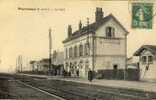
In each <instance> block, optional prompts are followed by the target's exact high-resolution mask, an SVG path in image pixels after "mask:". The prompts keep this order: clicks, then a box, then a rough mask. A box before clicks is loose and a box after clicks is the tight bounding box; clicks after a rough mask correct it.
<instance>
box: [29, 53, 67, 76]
mask: <svg viewBox="0 0 156 100" xmlns="http://www.w3.org/2000/svg"><path fill="white" fill-rule="evenodd" d="M63 57H64V55H63V52H58V51H54V52H53V55H52V66H51V69H52V70H54V72H55V75H60V74H62V71H63V62H64V58H63ZM30 66H31V68H32V71H35V72H37V71H38V72H42V73H44V74H46V73H47V72H48V71H49V58H43V59H41V60H39V61H30Z"/></svg>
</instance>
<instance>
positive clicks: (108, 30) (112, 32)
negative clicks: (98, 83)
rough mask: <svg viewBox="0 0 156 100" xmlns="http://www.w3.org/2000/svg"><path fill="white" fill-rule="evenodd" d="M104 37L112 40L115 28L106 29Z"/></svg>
mask: <svg viewBox="0 0 156 100" xmlns="http://www.w3.org/2000/svg"><path fill="white" fill-rule="evenodd" d="M106 37H107V38H113V37H115V28H113V27H110V26H109V27H106Z"/></svg>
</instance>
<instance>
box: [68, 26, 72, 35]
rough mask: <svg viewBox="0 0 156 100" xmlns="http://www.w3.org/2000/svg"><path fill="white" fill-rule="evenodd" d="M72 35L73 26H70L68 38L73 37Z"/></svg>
mask: <svg viewBox="0 0 156 100" xmlns="http://www.w3.org/2000/svg"><path fill="white" fill-rule="evenodd" d="M71 35H72V27H71V25H68V37H71Z"/></svg>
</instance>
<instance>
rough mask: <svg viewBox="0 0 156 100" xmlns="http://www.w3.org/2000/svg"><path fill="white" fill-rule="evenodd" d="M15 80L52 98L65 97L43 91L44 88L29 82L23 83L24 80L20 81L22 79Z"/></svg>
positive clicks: (62, 99) (59, 98)
mask: <svg viewBox="0 0 156 100" xmlns="http://www.w3.org/2000/svg"><path fill="white" fill-rule="evenodd" d="M16 81H17V82H18V83H20V84H22V85H25V86H27V87H30V88H32V89H34V90H36V91H39V92H42V93H43V94H45V95H48V96H51V97H52V98H56V99H57V100H65V99H64V98H62V97H59V96H57V95H54V94H52V93H49V92H47V91H45V90H43V89H40V88H37V87H34V86H32V85H29V84H27V83H24V82H22V81H20V80H16Z"/></svg>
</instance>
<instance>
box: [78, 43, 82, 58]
mask: <svg viewBox="0 0 156 100" xmlns="http://www.w3.org/2000/svg"><path fill="white" fill-rule="evenodd" d="M79 56H83V45H82V44H80V46H79Z"/></svg>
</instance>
